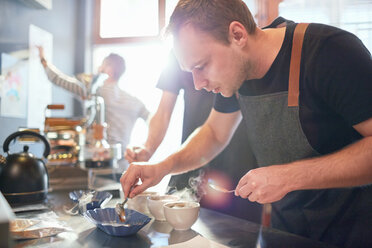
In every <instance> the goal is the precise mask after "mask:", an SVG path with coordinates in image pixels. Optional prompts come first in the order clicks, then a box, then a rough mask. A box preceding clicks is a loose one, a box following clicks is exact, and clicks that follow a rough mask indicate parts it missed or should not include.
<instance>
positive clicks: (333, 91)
mask: <svg viewBox="0 0 372 248" xmlns="http://www.w3.org/2000/svg"><path fill="white" fill-rule="evenodd" d="M168 30H169V31H170V32H171V33H172V34H173V35H174V45H175V51H176V56H177V58H178V61H179V62H180V65H181V67H182V68H183V69H184V70H187V71H191V72H192V74H193V77H194V84H195V87H196V88H197V89H202V88H204V89H206V90H207V91H213V92H214V93H220V94H219V95H218V96H217V99H216V101H215V105H214V109H213V110H212V112H211V114H210V116H209V117H208V120H207V121H206V123H205V124H204V125H203V126H202V127H201V129H200V131H199V132H198V133H197V134H195V135H194V136H193V137H192V138H191V139H189V140H188V143H187V145H185V146H184V147H183V148H182V149H181V150H180V151H178V152H177V153H175V154H173V155H171V156H170V157H168V158H167V159H165V160H164V161H161V162H160V163H157V164H132V165H131V166H130V168H129V169H128V171H127V173H125V174H124V175H123V176H122V178H121V183H122V186H123V189H124V191H125V192H127V190H128V189H129V188H130V187H131V186H133V185H134V184H135V182H136V181H135V180H136V178H137V177H138V176H140V178H141V179H142V182H143V184H142V185H140V186H138V187H136V190H135V191H132V192H131V194H130V195H131V196H133V195H135V194H138V193H139V192H141V191H143V190H144V189H146V188H147V187H149V186H151V185H154V184H156V183H157V182H158V181H159V180H160V179H161V178H162V177H163V176H164V175H165V174H167V173H179V172H183V171H187V170H190V169H194V168H198V167H201V166H202V165H203V163H204V161H205V160H207V161H208V160H209V159H211V158H213V156H215V155H216V154H217V153H218V152H219V151H220V149H221V148H222V147H223V146H224V145H225V144H226V143H227V142H228V141H229V138H230V137H231V135H232V133H233V132H234V130H235V127H236V124H237V123H238V122H239V121H240V119H241V118H242V117H243V118H244V121H245V123H246V126H247V131H248V139H249V142H250V144H251V147H252V149H253V152H254V155H255V157H256V159H257V162H258V165H259V166H260V168H257V169H253V170H250V171H249V172H248V173H246V174H245V175H242V178H241V180H240V182H239V184H238V186H237V187H236V189H235V195H236V196H240V197H242V198H247V199H248V200H250V201H255V202H259V203H271V204H272V222H271V224H272V226H273V227H275V228H279V229H281V230H285V231H288V232H291V233H295V234H298V235H302V236H305V237H309V238H311V239H314V240H320V241H323V242H327V243H330V244H334V245H337V246H343V247H372V231H371V229H370V226H371V224H372V211H371V209H372V197H371V196H372V187H370V186H369V184H371V182H372V152H371V151H372V59H371V55H370V53H369V52H368V50H367V49H366V48H365V47H364V46H363V44H362V42H361V41H360V40H359V39H358V38H357V37H355V36H354V35H352V34H350V33H348V32H346V31H343V30H341V29H338V28H335V27H331V26H327V25H322V24H296V23H288V24H287V26H284V27H281V28H271V27H268V28H266V29H259V28H257V27H256V24H255V22H254V20H253V17H252V15H251V14H250V12H249V10H248V8H247V7H246V6H245V4H244V3H242V1H241V0H202V1H200V0H180V1H179V3H178V4H177V6H176V8H175V10H174V12H173V14H172V17H171V19H170V24H169V27H168ZM365 185H368V186H365Z"/></svg>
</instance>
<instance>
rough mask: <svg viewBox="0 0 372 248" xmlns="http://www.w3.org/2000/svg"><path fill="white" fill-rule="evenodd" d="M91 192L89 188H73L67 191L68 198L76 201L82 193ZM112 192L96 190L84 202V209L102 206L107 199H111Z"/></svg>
mask: <svg viewBox="0 0 372 248" xmlns="http://www.w3.org/2000/svg"><path fill="white" fill-rule="evenodd" d="M89 192H93V191H91V190H75V191H72V192H70V193H69V196H70V199H71V200H73V201H74V202H78V201H79V199H80V197H81V196H82V195H83V194H84V193H89ZM111 198H112V194H110V193H109V192H105V191H97V192H94V193H93V197H92V200H91V201H90V202H89V203H87V204H86V209H87V210H91V209H95V208H100V207H101V206H104V205H105V204H106V203H107V202H108V201H109V200H111Z"/></svg>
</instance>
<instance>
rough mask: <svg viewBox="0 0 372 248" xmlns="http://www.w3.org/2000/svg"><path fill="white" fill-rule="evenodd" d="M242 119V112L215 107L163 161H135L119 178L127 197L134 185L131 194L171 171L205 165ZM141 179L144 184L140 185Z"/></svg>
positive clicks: (176, 171)
mask: <svg viewBox="0 0 372 248" xmlns="http://www.w3.org/2000/svg"><path fill="white" fill-rule="evenodd" d="M241 119H242V116H241V112H240V111H236V112H233V113H220V112H217V111H215V110H214V109H212V111H211V113H210V115H209V117H208V119H207V121H206V122H205V123H204V124H203V125H202V126H201V127H200V128H198V129H196V130H195V131H194V132H193V133H192V134H191V135H190V137H189V138H188V139H187V141H186V142H185V143H184V144H183V145H182V147H181V148H180V150H179V151H177V152H176V153H174V154H172V155H171V156H169V157H168V158H166V159H165V160H163V161H162V162H160V163H156V164H150V163H146V162H142V163H132V164H131V165H130V166H129V168H128V170H127V171H126V172H125V173H124V174H123V176H122V178H121V179H120V182H121V184H122V187H123V190H124V193H125V196H127V195H128V191H129V189H130V188H132V187H133V189H132V190H131V193H130V197H134V196H135V195H137V194H139V193H141V192H143V191H144V190H146V189H147V188H149V187H151V186H154V185H156V184H157V183H159V182H160V180H161V179H162V178H163V177H164V176H165V175H167V174H169V173H173V174H177V173H183V172H187V171H190V170H193V169H196V168H199V167H202V166H203V165H205V164H206V163H208V162H209V161H210V160H211V159H213V158H214V157H215V156H216V155H217V154H218V153H219V152H221V151H222V150H223V149H224V148H225V146H226V145H227V144H228V143H229V142H230V139H231V137H232V135H233V134H234V132H235V130H236V128H237V127H238V125H239V123H240V121H241ZM139 179H140V180H141V181H142V184H141V185H137V183H138V180H139Z"/></svg>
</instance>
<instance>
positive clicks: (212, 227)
mask: <svg viewBox="0 0 372 248" xmlns="http://www.w3.org/2000/svg"><path fill="white" fill-rule="evenodd" d="M118 201H119V199H118V198H113V199H112V200H111V201H110V202H109V203H108V205H107V206H106V207H108V206H111V207H112V206H114V205H115V204H116V202H118ZM47 204H48V205H49V206H50V209H51V210H52V211H54V212H55V213H56V214H57V215H58V217H59V221H61V222H63V223H64V224H66V225H67V226H68V227H70V229H71V231H69V232H64V233H60V234H59V235H57V236H55V237H49V238H43V239H38V240H27V241H17V242H15V247H27V246H32V247H38V246H40V247H45V245H47V246H48V247H71V248H72V247H136V248H140V247H159V246H167V245H169V244H175V243H179V242H184V241H187V240H189V239H191V238H193V237H195V236H197V235H198V234H199V235H201V236H203V237H205V238H208V239H210V240H213V241H215V242H218V243H220V244H223V245H226V246H228V247H262V248H263V247H275V248H281V247H283V248H284V247H285V248H287V247H301V248H306V247H309V248H310V247H311V248H317V247H319V248H320V247H322V248H324V247H333V246H330V245H327V244H324V243H320V242H317V241H313V240H310V239H307V238H303V237H300V236H297V235H293V234H290V233H286V232H282V231H279V230H276V229H272V228H265V227H262V226H260V225H258V224H255V223H253V222H249V221H246V220H242V219H238V218H235V217H232V216H229V215H224V214H221V213H218V212H216V211H212V210H208V209H203V208H201V209H200V216H199V218H198V220H197V222H196V223H195V224H194V225H193V226H192V228H191V229H190V230H188V231H176V230H173V229H172V227H171V226H170V225H169V224H168V223H167V222H159V221H154V219H152V220H151V222H150V223H148V224H147V225H146V226H145V227H144V228H142V229H141V230H140V231H139V232H138V233H137V234H136V235H133V236H130V237H114V236H109V235H107V234H106V233H104V232H102V231H101V230H99V229H98V228H96V227H95V225H93V224H92V223H90V222H89V221H88V220H86V219H85V218H84V217H82V216H80V215H78V216H69V215H66V214H65V213H64V211H63V206H64V205H69V206H72V202H71V200H70V199H69V198H68V191H56V192H51V193H49V195H48V201H47ZM37 214H38V212H27V213H22V214H17V217H19V218H32V217H33V216H36V215H37Z"/></svg>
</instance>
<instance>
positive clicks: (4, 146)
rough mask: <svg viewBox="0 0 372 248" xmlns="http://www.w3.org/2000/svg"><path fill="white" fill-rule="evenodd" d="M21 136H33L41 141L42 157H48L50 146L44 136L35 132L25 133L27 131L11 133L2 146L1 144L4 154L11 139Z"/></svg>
mask: <svg viewBox="0 0 372 248" xmlns="http://www.w3.org/2000/svg"><path fill="white" fill-rule="evenodd" d="M23 135H31V136H35V137H38V138H39V139H40V140H41V141H43V143H44V145H45V148H44V153H43V156H44V158H47V157H48V155H49V153H50V145H49V142H48V140H47V139H46V138H45V137H44V136H42V135H41V134H38V133H35V132H32V131H27V130H26V131H18V132H15V133H12V134H11V135H9V137H8V138H6V139H5V141H4V144H3V150H4V152H6V153H7V152H8V151H9V144H10V142H11V141H12V140H13V139H15V138H16V137H19V136H23Z"/></svg>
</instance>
